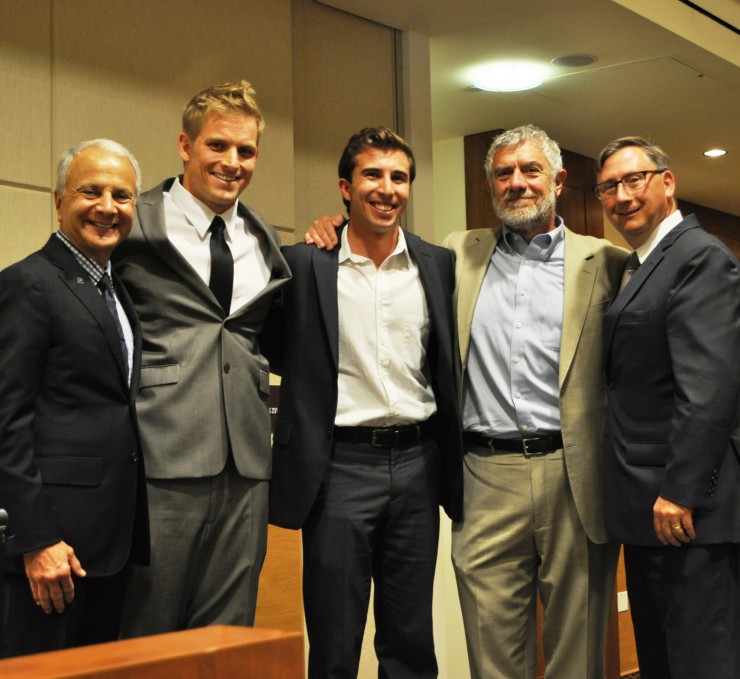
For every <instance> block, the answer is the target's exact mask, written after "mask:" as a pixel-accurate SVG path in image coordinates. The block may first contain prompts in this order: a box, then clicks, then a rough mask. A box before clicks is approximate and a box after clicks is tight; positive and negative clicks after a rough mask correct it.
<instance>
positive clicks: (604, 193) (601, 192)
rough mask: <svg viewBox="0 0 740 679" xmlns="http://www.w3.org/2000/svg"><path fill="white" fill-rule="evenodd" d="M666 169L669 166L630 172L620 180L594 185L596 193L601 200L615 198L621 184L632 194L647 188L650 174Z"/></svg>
mask: <svg viewBox="0 0 740 679" xmlns="http://www.w3.org/2000/svg"><path fill="white" fill-rule="evenodd" d="M666 170H668V168H667V167H664V168H663V169H662V170H641V171H640V172H630V173H629V174H627V175H625V176H624V177H622V178H621V179H620V180H619V181H616V182H615V181H608V182H602V183H601V184H597V185H596V186H594V193H595V194H596V197H597V198H598V199H599V200H604V198H614V196H616V195H617V187H618V186H619V185H620V184H621V185H622V186H623V187H624V190H625V191H626V192H627V193H628V194H629V195H632V194H633V193H635V192H637V191H639V190H640V189H644V188H645V185H646V184H647V183H648V175H649V174H663V173H664V172H665V171H666Z"/></svg>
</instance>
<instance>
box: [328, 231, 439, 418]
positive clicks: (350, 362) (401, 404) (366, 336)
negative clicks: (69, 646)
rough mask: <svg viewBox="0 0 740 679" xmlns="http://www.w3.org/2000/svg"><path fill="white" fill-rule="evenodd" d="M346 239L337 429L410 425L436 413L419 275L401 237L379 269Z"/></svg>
mask: <svg viewBox="0 0 740 679" xmlns="http://www.w3.org/2000/svg"><path fill="white" fill-rule="evenodd" d="M350 228H352V225H351V222H350V224H348V226H347V228H345V229H344V231H343V232H342V238H341V247H340V250H339V272H338V275H337V299H338V307H339V308H338V311H339V377H338V391H339V397H338V402H337V414H336V419H335V424H336V425H337V426H342V427H348V426H381V427H382V426H389V425H394V424H399V425H402V424H412V423H414V422H422V421H424V420H426V419H428V418H429V417H431V416H432V415H433V414H434V413H435V412H436V410H437V407H436V403H435V400H434V393H433V392H432V388H431V386H430V383H429V377H428V375H427V374H426V372H425V365H426V349H427V342H428V340H429V331H430V319H429V314H428V311H427V305H426V296H425V294H424V288H423V287H422V284H421V280H420V278H419V270H418V268H417V266H416V264H415V263H414V262H413V260H412V259H411V257H410V256H409V253H408V249H407V247H406V239H405V238H404V236H403V232H402V231H401V230H400V229H399V231H398V244H397V245H396V249H395V250H394V251H393V253H391V255H389V256H388V257H387V258H386V260H385V261H384V262H383V263H382V264H381V265H380V266H379V267H376V266H375V263H374V262H373V261H372V260H370V259H368V258H366V257H363V256H361V255H357V254H353V253H352V250H351V248H350V245H349V240H348V237H347V233H348V231H349V229H350Z"/></svg>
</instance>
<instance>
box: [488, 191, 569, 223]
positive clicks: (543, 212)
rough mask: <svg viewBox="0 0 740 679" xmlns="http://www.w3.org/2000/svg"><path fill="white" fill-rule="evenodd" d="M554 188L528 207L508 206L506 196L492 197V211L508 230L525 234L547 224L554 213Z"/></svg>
mask: <svg viewBox="0 0 740 679" xmlns="http://www.w3.org/2000/svg"><path fill="white" fill-rule="evenodd" d="M556 198H557V196H556V195H555V188H554V187H553V189H552V190H551V191H550V192H549V194H548V195H546V196H542V198H540V199H539V200H538V201H536V202H535V203H534V204H533V205H530V206H528V207H519V208H510V207H507V205H506V197H504V198H494V200H493V211H494V212H495V213H496V216H497V217H498V218H499V219H500V220H501V222H502V223H503V224H505V225H506V226H507V227H508V228H509V230H510V231H514V232H515V233H520V234H525V233H529V232H530V231H532V230H534V229H538V228H540V227H542V226H543V225H545V224H548V223H549V222H550V220H551V219H552V218H553V216H554V215H555V200H556Z"/></svg>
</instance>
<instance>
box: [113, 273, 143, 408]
mask: <svg viewBox="0 0 740 679" xmlns="http://www.w3.org/2000/svg"><path fill="white" fill-rule="evenodd" d="M113 284H114V285H115V286H116V294H117V295H118V300H119V301H120V302H121V306H122V307H123V310H124V311H125V313H126V317H127V318H128V322H129V323H130V324H131V331H132V332H133V335H134V346H133V349H134V355H133V361H132V364H131V365H132V367H131V393H132V395H133V396H134V398H135V396H136V394H137V392H138V391H139V376H140V374H141V346H142V339H141V337H142V336H141V325H140V323H139V316H138V315H137V313H136V308H135V307H134V303H133V301H132V300H131V297H129V294H128V291H127V290H126V286H125V285H124V284H123V281H122V280H121V279H120V278H119V277H118V275H117V274H116V271H115V269H113ZM119 344H120V343H119Z"/></svg>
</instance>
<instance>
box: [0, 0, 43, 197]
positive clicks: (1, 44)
mask: <svg viewBox="0 0 740 679" xmlns="http://www.w3.org/2000/svg"><path fill="white" fill-rule="evenodd" d="M49 15H50V0H24V2H17V1H16V0H0V98H2V102H3V113H2V125H0V148H2V149H3V152H2V154H0V182H8V183H13V184H26V185H28V186H34V187H44V188H46V187H48V186H49V182H50V177H51V170H50V168H51V162H50V158H51V150H50V145H49V130H50V127H51V122H50V108H51V106H50V96H51V75H50V56H49V50H50V37H51V32H50V27H49Z"/></svg>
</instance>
